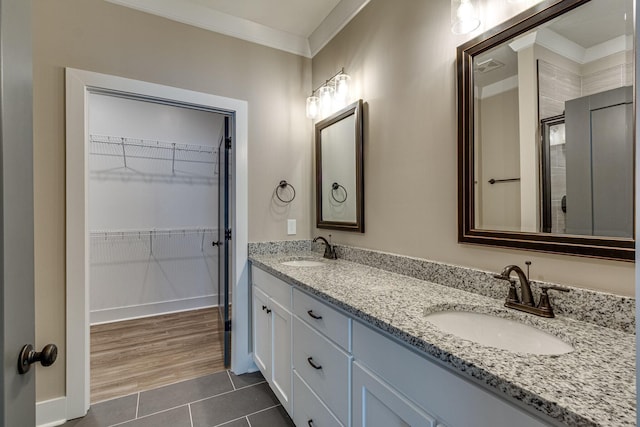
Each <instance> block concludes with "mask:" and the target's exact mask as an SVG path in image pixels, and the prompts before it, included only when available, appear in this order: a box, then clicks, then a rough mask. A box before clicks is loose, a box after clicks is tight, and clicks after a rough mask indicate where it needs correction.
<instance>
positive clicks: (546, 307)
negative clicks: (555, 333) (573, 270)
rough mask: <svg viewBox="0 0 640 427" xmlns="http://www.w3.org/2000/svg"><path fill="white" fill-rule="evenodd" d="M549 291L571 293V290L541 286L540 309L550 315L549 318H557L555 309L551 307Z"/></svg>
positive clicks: (553, 286)
mask: <svg viewBox="0 0 640 427" xmlns="http://www.w3.org/2000/svg"><path fill="white" fill-rule="evenodd" d="M547 291H560V292H569V289H567V288H563V287H561V286H555V285H550V286H540V292H541V293H540V301H539V302H538V309H540V310H541V311H544V312H546V313H548V315H549V317H555V315H554V314H553V308H552V307H551V302H550V301H549V294H548V293H547Z"/></svg>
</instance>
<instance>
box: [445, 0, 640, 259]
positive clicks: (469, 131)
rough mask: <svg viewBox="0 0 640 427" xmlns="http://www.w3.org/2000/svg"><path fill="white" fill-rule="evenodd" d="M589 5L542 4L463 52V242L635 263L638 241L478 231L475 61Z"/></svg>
mask: <svg viewBox="0 0 640 427" xmlns="http://www.w3.org/2000/svg"><path fill="white" fill-rule="evenodd" d="M588 1H590V0H561V1H558V0H550V1H545V2H542V3H540V4H538V5H536V6H534V7H532V8H530V9H528V10H526V11H524V12H522V13H521V14H519V15H517V16H515V17H514V18H512V19H510V20H508V21H507V22H505V23H503V24H501V25H498V26H497V27H495V28H492V29H490V30H488V31H487V32H485V33H484V34H481V35H480V36H478V37H476V38H474V39H472V40H470V41H468V42H466V43H464V44H463V45H461V46H459V47H458V49H457V73H458V75H457V79H458V242H460V243H471V244H479V245H489V246H499V247H507V248H517V249H525V250H534V251H542V252H550V253H561V254H567V255H578V256H586V257H594V258H605V259H615V260H622V261H634V259H635V240H634V239H628V238H626V239H625V238H611V237H596V236H577V235H564V234H549V233H542V232H540V233H531V232H511V231H494V230H480V229H476V228H474V224H475V218H474V216H475V213H474V171H473V165H474V140H473V135H474V120H473V119H474V111H473V97H474V93H473V58H474V56H476V55H479V54H481V53H482V52H485V51H486V50H488V49H491V48H493V47H495V46H497V45H499V44H501V43H503V42H505V41H506V40H509V39H511V38H513V37H515V36H518V35H520V34H522V33H525V32H527V31H529V30H531V29H533V28H535V27H537V26H538V25H540V24H542V23H544V22H546V21H549V20H551V19H554V18H556V17H558V16H560V15H562V14H564V13H566V12H568V11H570V10H572V9H575V8H576V7H578V6H580V5H582V4H585V3H587V2H588ZM634 87H635V85H634ZM634 98H635V97H634ZM634 102H635V99H634ZM634 129H635V125H634ZM634 188H635V187H634ZM634 194H635V191H634ZM634 229H635V224H634Z"/></svg>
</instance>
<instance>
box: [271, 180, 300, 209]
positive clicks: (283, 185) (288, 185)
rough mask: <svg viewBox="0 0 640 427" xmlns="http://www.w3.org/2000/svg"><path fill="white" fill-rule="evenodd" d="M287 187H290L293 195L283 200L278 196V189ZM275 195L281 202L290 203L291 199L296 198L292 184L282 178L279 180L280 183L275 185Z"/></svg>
mask: <svg viewBox="0 0 640 427" xmlns="http://www.w3.org/2000/svg"><path fill="white" fill-rule="evenodd" d="M287 187H291V189H292V190H293V196H291V198H290V199H289V200H283V199H282V197H280V194H279V191H280V190H284V189H285V188H287ZM276 197H277V198H278V200H280V201H281V202H282V203H291V202H292V201H293V199H295V198H296V189H295V188H294V187H293V185H291V184H289V183H288V182H287V181H285V180H284V179H283V180H282V181H280V183H279V184H278V186H277V187H276Z"/></svg>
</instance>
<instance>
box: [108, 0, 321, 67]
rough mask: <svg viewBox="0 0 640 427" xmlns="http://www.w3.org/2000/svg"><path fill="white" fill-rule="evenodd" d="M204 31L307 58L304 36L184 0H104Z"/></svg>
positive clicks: (308, 56) (307, 51) (307, 45)
mask: <svg viewBox="0 0 640 427" xmlns="http://www.w3.org/2000/svg"><path fill="white" fill-rule="evenodd" d="M107 1H108V2H110V3H115V4H118V5H121V6H126V7H130V8H132V9H136V10H140V11H143V12H147V13H151V14H154V15H158V16H162V17H164V18H168V19H172V20H174V21H178V22H182V23H184V24H188V25H193V26H195V27H199V28H204V29H205V30H209V31H214V32H216V33H220V34H225V35H227V36H231V37H236V38H239V39H242V40H247V41H250V42H253V43H258V44H261V45H263V46H269V47H272V48H275V49H280V50H284V51H285V52H290V53H294V54H296V55H301V56H305V57H307V58H310V57H311V56H310V53H309V42H308V41H307V39H306V37H303V36H299V35H297V34H292V33H288V32H286V31H282V30H278V29H275V28H272V27H268V26H266V25H262V24H259V23H257V22H253V21H249V20H248V19H244V18H239V17H237V16H234V15H229V14H227V13H224V12H220V11H218V10H214V9H211V8H209V7H206V6H204V5H201V4H198V3H195V2H191V1H183V0H107Z"/></svg>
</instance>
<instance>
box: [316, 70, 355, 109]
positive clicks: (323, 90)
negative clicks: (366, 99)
mask: <svg viewBox="0 0 640 427" xmlns="http://www.w3.org/2000/svg"><path fill="white" fill-rule="evenodd" d="M350 80H351V77H350V76H349V75H348V74H347V73H345V72H344V68H342V69H341V70H340V71H338V72H337V73H336V74H334V75H333V76H331V78H329V79H328V80H326V81H325V82H324V83H323V84H322V85H321V86H320V87H318V88H316V89H314V90H313V92H311V96H309V97H308V98H307V117H308V118H310V119H316V118H322V117H327V116H329V115H331V113H333V112H334V111H336V110H339V109H340V108H342V107H344V106H346V105H347V103H348V102H349V81H350Z"/></svg>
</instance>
